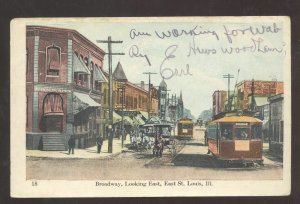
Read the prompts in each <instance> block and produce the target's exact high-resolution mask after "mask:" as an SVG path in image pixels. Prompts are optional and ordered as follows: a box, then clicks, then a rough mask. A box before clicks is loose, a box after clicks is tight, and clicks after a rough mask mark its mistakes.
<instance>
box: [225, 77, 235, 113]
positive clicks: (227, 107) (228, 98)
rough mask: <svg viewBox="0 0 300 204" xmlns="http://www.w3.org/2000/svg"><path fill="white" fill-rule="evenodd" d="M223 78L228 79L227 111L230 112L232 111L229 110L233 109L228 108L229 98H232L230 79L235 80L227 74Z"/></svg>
mask: <svg viewBox="0 0 300 204" xmlns="http://www.w3.org/2000/svg"><path fill="white" fill-rule="evenodd" d="M223 78H224V79H228V93H227V111H230V110H228V109H229V108H231V107H228V106H229V97H230V79H232V78H234V76H233V75H231V74H226V75H223Z"/></svg>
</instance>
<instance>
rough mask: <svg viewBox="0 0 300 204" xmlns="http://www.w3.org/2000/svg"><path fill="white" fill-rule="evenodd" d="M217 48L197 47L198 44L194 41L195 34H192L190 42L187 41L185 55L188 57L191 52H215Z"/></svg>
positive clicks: (195, 53)
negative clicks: (187, 51)
mask: <svg viewBox="0 0 300 204" xmlns="http://www.w3.org/2000/svg"><path fill="white" fill-rule="evenodd" d="M216 53H217V50H216V49H214V48H212V49H209V48H199V47H198V45H196V43H195V36H193V40H192V43H189V53H188V54H187V57H190V56H191V54H194V55H197V54H205V55H210V54H216Z"/></svg>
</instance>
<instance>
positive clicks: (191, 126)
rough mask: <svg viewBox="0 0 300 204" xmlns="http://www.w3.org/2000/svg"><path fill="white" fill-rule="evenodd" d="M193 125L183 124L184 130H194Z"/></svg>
mask: <svg viewBox="0 0 300 204" xmlns="http://www.w3.org/2000/svg"><path fill="white" fill-rule="evenodd" d="M192 128H193V124H182V129H192Z"/></svg>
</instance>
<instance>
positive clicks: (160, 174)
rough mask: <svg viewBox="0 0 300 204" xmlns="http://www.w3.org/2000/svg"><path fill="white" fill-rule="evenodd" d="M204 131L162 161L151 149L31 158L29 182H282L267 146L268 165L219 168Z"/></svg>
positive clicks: (278, 164) (279, 164)
mask: <svg viewBox="0 0 300 204" xmlns="http://www.w3.org/2000/svg"><path fill="white" fill-rule="evenodd" d="M203 134H204V132H203V130H202V129H200V128H199V127H196V128H195V129H194V139H193V140H190V141H181V142H178V145H177V155H172V154H171V152H170V151H169V150H167V149H166V150H165V151H164V154H163V156H162V158H156V157H153V155H152V152H151V150H149V151H144V152H135V151H133V150H130V149H128V150H123V153H121V154H116V155H115V156H108V157H98V158H76V157H74V158H41V157H40V158H38V157H27V179H42V180H44V179H57V180H74V179H75V180H96V179H105V180H109V179H110V180H112V179H119V180H124V179H128V180H129V179H132V180H139V179H143V180H146V179H150V180H151V179H162V180H163V179H166V180H176V179H210V180H214V179H223V180H227V179H237V180H239V179H253V180H260V179H266V180H268V179H282V162H281V161H278V160H277V159H275V158H272V157H270V156H268V153H267V146H265V145H264V149H265V150H264V151H265V152H264V155H265V156H264V166H257V167H242V166H235V167H230V168H219V167H218V166H217V165H216V162H215V160H214V159H213V157H212V156H211V155H207V154H206V152H207V146H204V145H203Z"/></svg>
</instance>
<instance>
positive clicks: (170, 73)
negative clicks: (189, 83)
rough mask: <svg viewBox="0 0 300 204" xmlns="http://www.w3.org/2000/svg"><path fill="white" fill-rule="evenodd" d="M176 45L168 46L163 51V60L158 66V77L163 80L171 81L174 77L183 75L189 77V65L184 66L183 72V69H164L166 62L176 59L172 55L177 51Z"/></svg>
mask: <svg viewBox="0 0 300 204" xmlns="http://www.w3.org/2000/svg"><path fill="white" fill-rule="evenodd" d="M177 48H178V45H171V46H169V47H168V48H167V49H166V51H165V58H164V60H163V61H162V63H161V65H160V75H161V77H162V78H164V79H171V78H172V77H174V76H178V77H181V76H183V75H190V76H192V74H191V73H190V65H189V64H186V67H185V70H184V69H180V68H179V69H178V68H170V67H165V66H164V64H165V62H166V61H167V60H170V59H173V58H176V55H175V54H174V53H175V51H176V50H177Z"/></svg>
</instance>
